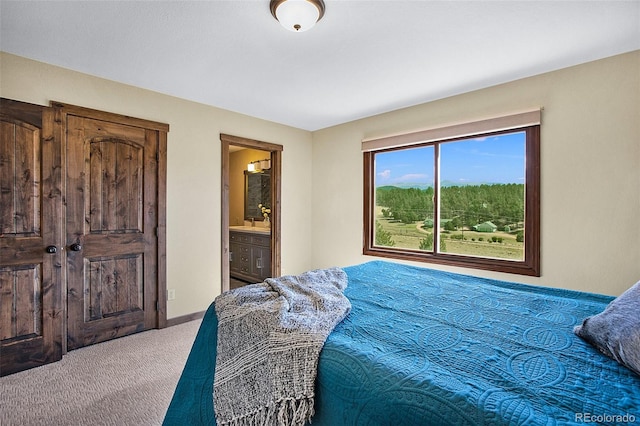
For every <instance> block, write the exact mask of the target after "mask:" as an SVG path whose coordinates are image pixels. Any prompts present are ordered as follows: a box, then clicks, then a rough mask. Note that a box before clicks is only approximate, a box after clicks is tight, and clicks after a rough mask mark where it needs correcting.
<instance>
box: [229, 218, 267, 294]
mask: <svg viewBox="0 0 640 426" xmlns="http://www.w3.org/2000/svg"><path fill="white" fill-rule="evenodd" d="M229 272H230V275H231V277H233V278H237V279H240V280H243V281H248V282H251V283H257V282H262V281H264V280H265V279H266V278H268V277H270V276H271V230H270V229H269V228H264V227H260V226H255V227H252V226H230V227H229Z"/></svg>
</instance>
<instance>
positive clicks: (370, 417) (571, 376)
mask: <svg viewBox="0 0 640 426" xmlns="http://www.w3.org/2000/svg"><path fill="white" fill-rule="evenodd" d="M344 269H345V272H346V273H347V275H348V277H349V286H348V288H347V290H346V291H345V294H346V295H347V297H348V298H349V299H350V300H351V303H352V311H351V313H350V314H349V316H348V317H347V318H346V319H345V320H344V321H343V322H342V323H340V324H339V325H338V326H337V327H336V329H335V330H334V331H333V333H332V334H331V335H330V336H329V338H328V339H327V342H326V343H325V346H324V348H323V350H322V353H321V355H320V361H319V368H318V378H317V384H316V394H317V395H316V415H315V416H314V418H313V420H312V425H314V426H315V425H331V426H335V425H378V424H380V425H428V424H433V425H446V424H451V425H467V424H470V425H481V424H490V425H495V424H510V425H521V424H539V425H555V424H557V425H565V424H584V423H587V422H590V421H593V420H600V421H601V423H610V424H614V423H616V421H617V422H618V423H621V422H622V421H624V420H625V419H626V420H627V421H628V420H635V421H636V422H640V411H639V410H640V409H639V407H640V377H639V376H637V375H635V374H634V373H633V372H631V371H630V370H628V369H626V368H625V367H622V366H620V365H619V364H617V363H616V362H615V361H613V360H610V359H609V358H607V357H605V356H603V355H601V354H600V353H599V352H597V351H596V350H595V349H593V348H592V347H591V346H590V345H588V344H587V343H585V342H584V341H582V340H581V339H580V338H578V337H577V336H575V335H574V334H573V332H572V328H573V326H574V325H575V324H578V323H579V322H580V321H581V320H582V319H583V318H584V317H586V316H589V315H593V314H595V313H598V312H600V311H602V310H603V309H604V307H605V306H606V305H607V304H608V303H609V302H610V301H611V300H612V297H609V296H603V295H597V294H591V293H581V292H575V291H568V290H560V289H551V288H543V287H535V286H527V285H522V284H515V283H508V282H502V281H495V280H489V279H481V278H475V277H471V276H466V275H459V274H452V273H446V272H439V271H434V270H429V269H425V268H417V267H412V266H406V265H401V264H396V263H390V262H382V261H374V262H369V263H365V264H363V265H357V266H351V267H347V268H344ZM216 325H217V320H216V318H215V311H214V309H213V307H210V308H209V310H208V311H207V313H206V315H205V317H204V319H203V323H202V326H201V328H200V331H199V333H198V336H197V338H196V341H195V343H194V346H193V348H192V351H191V354H190V356H189V359H188V360H187V364H186V366H185V369H184V372H183V374H182V377H181V378H180V381H179V383H178V386H177V388H176V391H175V394H174V396H173V399H172V401H171V404H170V406H169V409H168V411H167V415H166V418H165V424H166V425H200V424H203V425H204V424H215V420H214V415H213V404H212V395H211V392H212V388H213V372H214V365H215V349H216V340H217V330H216ZM623 416H626V417H623Z"/></svg>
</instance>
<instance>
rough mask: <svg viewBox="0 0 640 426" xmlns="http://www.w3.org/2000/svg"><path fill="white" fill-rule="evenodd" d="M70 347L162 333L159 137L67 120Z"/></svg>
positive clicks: (145, 131) (111, 125)
mask: <svg viewBox="0 0 640 426" xmlns="http://www.w3.org/2000/svg"><path fill="white" fill-rule="evenodd" d="M66 135H67V197H66V201H67V247H68V251H67V265H68V269H67V282H68V295H67V301H68V347H69V349H75V348H79V347H82V346H85V345H88V344H93V343H97V342H102V341H105V340H108V339H111V338H114V337H120V336H124V335H127V334H131V333H134V332H137V331H142V330H146V329H149V328H153V327H156V326H157V316H156V312H157V309H156V302H157V284H158V279H157V269H158V268H157V267H158V265H157V259H158V246H157V237H156V232H157V227H158V213H157V201H158V200H157V191H158V187H157V185H158V178H157V173H158V170H157V152H158V142H159V141H158V134H157V132H156V131H153V130H148V129H144V128H140V127H136V126H131V125H127V124H121V123H117V122H113V121H108V120H104V119H95V118H90V117H86V116H79V115H73V114H67V115H66Z"/></svg>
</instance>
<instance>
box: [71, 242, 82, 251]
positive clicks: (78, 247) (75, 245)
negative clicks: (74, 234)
mask: <svg viewBox="0 0 640 426" xmlns="http://www.w3.org/2000/svg"><path fill="white" fill-rule="evenodd" d="M69 249H70V250H71V251H80V250H82V246H81V245H80V244H79V243H73V244H71V245H70V246H69Z"/></svg>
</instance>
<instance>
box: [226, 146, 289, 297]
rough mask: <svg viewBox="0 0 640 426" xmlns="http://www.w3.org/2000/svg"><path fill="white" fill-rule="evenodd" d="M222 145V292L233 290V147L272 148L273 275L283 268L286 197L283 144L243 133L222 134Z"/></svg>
mask: <svg viewBox="0 0 640 426" xmlns="http://www.w3.org/2000/svg"><path fill="white" fill-rule="evenodd" d="M220 142H221V147H222V191H221V193H222V200H221V201H222V203H221V204H222V206H221V209H222V212H221V235H222V267H221V271H222V280H221V282H222V286H221V291H222V292H225V291H227V290H229V272H230V271H229V146H230V145H234V146H241V147H244V148H252V149H257V150H261V151H268V152H270V154H271V200H272V202H271V274H270V276H272V277H279V276H280V268H281V265H280V263H281V252H280V241H281V235H280V230H281V220H280V206H281V196H282V190H281V186H282V151H283V149H284V148H283V146H282V145H278V144H274V143H270V142H263V141H258V140H255V139H248V138H243V137H240V136H233V135H228V134H225V133H220Z"/></svg>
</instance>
